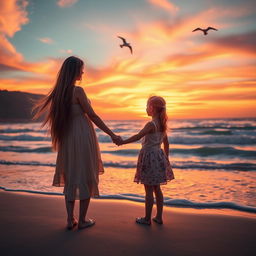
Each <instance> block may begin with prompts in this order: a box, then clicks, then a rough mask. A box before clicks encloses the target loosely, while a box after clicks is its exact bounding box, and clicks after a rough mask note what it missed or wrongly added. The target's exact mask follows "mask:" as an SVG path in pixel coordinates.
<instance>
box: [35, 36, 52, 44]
mask: <svg viewBox="0 0 256 256" xmlns="http://www.w3.org/2000/svg"><path fill="white" fill-rule="evenodd" d="M38 40H39V41H40V42H42V43H45V44H52V43H53V42H54V41H53V40H52V39H51V38H49V37H42V38H38Z"/></svg>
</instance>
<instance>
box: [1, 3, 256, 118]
mask: <svg viewBox="0 0 256 256" xmlns="http://www.w3.org/2000/svg"><path fill="white" fill-rule="evenodd" d="M255 24H256V2H255V1H253V0H214V1H213V0H212V1H211V0H194V1H189V0H175V1H171V0H129V1H123V0H122V1H121V0H44V1H43V0H20V1H18V0H0V89H7V90H10V91H17V90H19V91H25V92H33V93H43V94H45V93H47V92H48V91H49V89H50V88H51V87H52V86H53V84H54V81H55V78H56V74H57V72H58V70H59V68H60V66H61V63H62V62H63V60H64V59H65V58H66V57H68V56H70V55H75V56H78V57H80V58H82V59H83V60H84V61H85V63H86V65H85V74H84V77H83V80H82V82H81V84H80V86H82V87H83V88H84V89H85V91H86V93H87V95H88V97H89V98H90V99H91V101H92V104H93V107H94V109H95V111H96V112H97V113H98V114H99V115H100V116H101V117H102V118H104V119H141V118H144V117H145V116H146V115H145V105H146V101H147V98H148V96H150V95H160V96H163V97H164V98H165V99H166V101H167V109H168V115H169V118H170V119H172V118H217V117H253V116H254V117H255V113H256V107H255V106H256V58H255V57H256V25H255ZM208 26H213V27H216V28H217V29H218V31H209V35H207V36H204V35H203V33H202V32H200V31H199V32H194V33H192V30H193V29H194V28H196V27H208ZM117 36H122V37H125V38H127V41H128V42H130V43H131V45H132V46H133V49H134V54H133V55H131V54H130V52H129V49H128V48H120V47H119V44H120V43H121V40H120V39H119V38H117Z"/></svg>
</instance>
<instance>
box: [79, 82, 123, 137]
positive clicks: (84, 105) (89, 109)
mask: <svg viewBox="0 0 256 256" xmlns="http://www.w3.org/2000/svg"><path fill="white" fill-rule="evenodd" d="M75 96H76V98H77V100H78V102H79V103H80V105H81V107H82V109H83V111H84V112H85V113H86V114H87V115H88V116H89V118H90V119H91V120H92V121H93V122H94V123H95V125H97V127H99V128H100V129H101V130H102V131H104V132H105V133H107V134H108V135H109V136H110V137H111V138H115V139H116V138H117V137H118V136H116V135H115V134H114V133H113V132H112V131H111V130H110V129H109V128H108V127H107V126H106V125H105V123H104V122H103V121H102V120H101V118H100V117H99V116H98V115H97V114H96V113H95V112H94V110H93V108H92V106H91V104H90V103H89V101H88V99H87V96H86V94H85V92H84V90H83V88H82V87H79V86H77V87H76V92H75Z"/></svg>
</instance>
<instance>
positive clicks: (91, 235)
mask: <svg viewBox="0 0 256 256" xmlns="http://www.w3.org/2000/svg"><path fill="white" fill-rule="evenodd" d="M0 200H1V238H0V239H1V240H0V241H1V249H0V252H1V255H3V256H6V255H19V256H22V255H34V256H37V255H62V256H64V255H77V256H78V255H86V256H88V255H93V256H94V255H95V256H97V255H102V256H106V255H113V256H117V255H120V256H125V255H127V256H128V255H129V256H133V255H134V256H136V255H140V256H141V255H145V256H150V255H158V256H162V255H168V256H175V255H196V256H200V255H203V256H207V255H214V256H217V255H218V256H220V255H225V256H229V255H232V256H234V255H239V256H245V255H256V254H255V253H256V246H255V231H256V218H255V217H256V215H255V214H254V215H253V214H243V213H240V212H237V211H227V210H202V209H182V208H173V207H165V208H164V221H165V223H164V225H162V226H160V225H157V224H156V223H152V225H151V226H141V225H138V224H136V223H135V221H134V220H135V217H138V216H142V215H143V212H144V205H143V204H142V203H134V202H130V201H123V200H107V199H93V200H92V201H91V204H90V207H89V211H88V217H91V218H94V219H95V220H96V225H95V226H93V227H91V228H88V229H84V230H77V229H74V230H72V231H68V230H65V225H66V222H65V221H66V213H65V208H64V198H63V197H62V196H44V195H33V194H26V193H14V192H6V191H1V192H0ZM77 208H78V202H77V203H76V213H77ZM154 210H155V209H154Z"/></svg>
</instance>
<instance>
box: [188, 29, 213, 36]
mask: <svg viewBox="0 0 256 256" xmlns="http://www.w3.org/2000/svg"><path fill="white" fill-rule="evenodd" d="M210 29H212V30H216V31H218V29H216V28H213V27H208V28H206V29H203V28H196V29H194V30H193V31H192V32H195V31H202V32H204V35H205V36H206V35H207V34H208V31H209V30H210Z"/></svg>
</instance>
